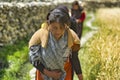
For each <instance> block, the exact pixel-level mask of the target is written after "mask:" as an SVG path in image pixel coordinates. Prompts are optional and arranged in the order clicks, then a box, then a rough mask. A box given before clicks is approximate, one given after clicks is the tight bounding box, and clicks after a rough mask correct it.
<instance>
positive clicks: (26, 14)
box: [0, 2, 55, 44]
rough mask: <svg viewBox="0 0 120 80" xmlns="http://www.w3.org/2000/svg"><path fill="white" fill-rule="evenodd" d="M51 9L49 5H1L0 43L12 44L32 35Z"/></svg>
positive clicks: (51, 6)
mask: <svg viewBox="0 0 120 80" xmlns="http://www.w3.org/2000/svg"><path fill="white" fill-rule="evenodd" d="M53 7H55V5H50V4H49V3H48V4H45V3H36V2H34V3H33V2H31V3H1V4H0V43H2V44H3V43H14V42H15V41H16V40H18V39H21V38H22V37H26V36H27V35H30V34H32V33H34V32H35V31H36V30H37V29H38V28H40V24H41V22H42V21H44V20H45V18H46V14H47V13H48V11H49V10H50V9H52V8H53Z"/></svg>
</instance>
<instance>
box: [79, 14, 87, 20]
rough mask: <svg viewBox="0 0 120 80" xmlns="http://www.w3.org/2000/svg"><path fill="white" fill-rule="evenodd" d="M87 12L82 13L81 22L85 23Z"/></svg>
mask: <svg viewBox="0 0 120 80" xmlns="http://www.w3.org/2000/svg"><path fill="white" fill-rule="evenodd" d="M85 17H86V16H85V12H82V13H81V17H80V18H79V20H80V21H81V22H83V21H84V20H85Z"/></svg>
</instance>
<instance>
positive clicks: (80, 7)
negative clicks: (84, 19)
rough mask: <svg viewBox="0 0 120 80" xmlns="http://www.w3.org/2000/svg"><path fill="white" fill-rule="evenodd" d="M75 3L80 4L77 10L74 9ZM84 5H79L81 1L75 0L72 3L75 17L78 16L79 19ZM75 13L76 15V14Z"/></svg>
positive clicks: (72, 11)
mask: <svg viewBox="0 0 120 80" xmlns="http://www.w3.org/2000/svg"><path fill="white" fill-rule="evenodd" d="M74 5H77V6H78V9H77V10H75V9H73V6H74ZM83 9H84V8H83V7H82V6H81V5H79V3H78V1H74V2H73V3H72V8H71V15H72V16H73V17H74V18H76V19H79V18H80V17H81V16H80V14H81V12H82V11H83ZM74 14H75V15H74Z"/></svg>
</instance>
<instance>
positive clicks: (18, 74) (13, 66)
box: [0, 39, 32, 80]
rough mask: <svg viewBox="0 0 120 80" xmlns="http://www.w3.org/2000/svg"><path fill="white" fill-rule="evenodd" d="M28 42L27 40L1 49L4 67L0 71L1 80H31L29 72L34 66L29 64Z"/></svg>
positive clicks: (0, 55) (0, 53)
mask: <svg viewBox="0 0 120 80" xmlns="http://www.w3.org/2000/svg"><path fill="white" fill-rule="evenodd" d="M27 41H28V40H27V39H24V40H20V41H17V42H16V43H15V44H13V45H6V46H3V47H1V48H0V50H1V52H0V59H1V61H3V63H2V64H3V65H4V66H3V67H2V69H0V80H8V79H9V80H27V79H26V78H29V73H28V72H29V70H30V69H31V68H32V66H31V65H30V64H29V63H28V62H29V61H28V46H27V45H28V42H27ZM26 63H27V64H26ZM28 65H29V66H28Z"/></svg>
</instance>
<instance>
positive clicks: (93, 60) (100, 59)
mask: <svg viewBox="0 0 120 80" xmlns="http://www.w3.org/2000/svg"><path fill="white" fill-rule="evenodd" d="M96 16H97V19H96V23H97V24H98V26H99V27H100V30H99V32H98V33H97V34H96V35H95V36H94V37H93V38H92V39H90V40H89V42H88V43H86V45H85V48H84V49H83V51H81V55H80V56H81V61H82V60H83V61H82V64H83V65H82V67H83V73H84V77H85V80H120V8H113V9H100V10H98V11H97V14H96ZM82 53H83V54H82Z"/></svg>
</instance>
